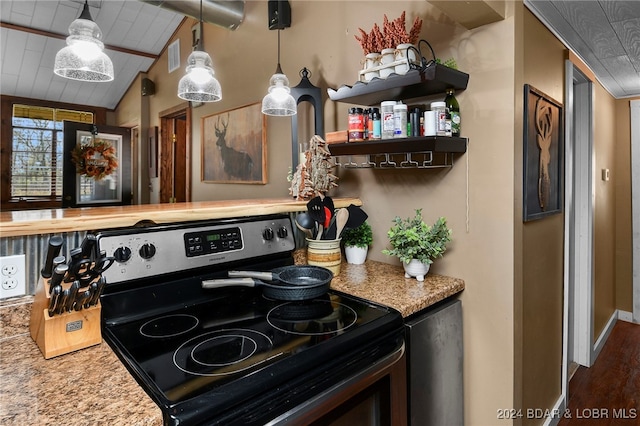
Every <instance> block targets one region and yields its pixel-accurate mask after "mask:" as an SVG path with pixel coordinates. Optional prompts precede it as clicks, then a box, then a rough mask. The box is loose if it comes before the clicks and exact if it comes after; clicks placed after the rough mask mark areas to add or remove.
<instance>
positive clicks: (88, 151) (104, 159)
mask: <svg viewBox="0 0 640 426" xmlns="http://www.w3.org/2000/svg"><path fill="white" fill-rule="evenodd" d="M71 157H72V159H73V162H74V164H75V165H76V173H78V174H80V175H86V176H87V177H91V178H94V179H95V180H102V179H104V178H105V177H107V176H109V175H110V174H112V173H113V172H114V171H115V170H116V169H117V168H118V158H117V157H116V149H115V148H114V147H113V145H111V143H110V142H109V141H107V140H104V139H95V140H94V141H93V142H91V143H89V144H86V145H76V147H75V148H74V149H73V151H72V153H71Z"/></svg>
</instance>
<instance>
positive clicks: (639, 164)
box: [629, 100, 640, 323]
mask: <svg viewBox="0 0 640 426" xmlns="http://www.w3.org/2000/svg"><path fill="white" fill-rule="evenodd" d="M629 110H630V113H629V114H630V117H629V119H630V121H631V230H632V231H631V234H632V236H633V237H632V242H631V247H632V254H631V259H632V261H631V268H632V272H631V274H632V275H631V276H632V285H633V313H632V315H633V322H635V323H640V100H633V101H630V105H629Z"/></svg>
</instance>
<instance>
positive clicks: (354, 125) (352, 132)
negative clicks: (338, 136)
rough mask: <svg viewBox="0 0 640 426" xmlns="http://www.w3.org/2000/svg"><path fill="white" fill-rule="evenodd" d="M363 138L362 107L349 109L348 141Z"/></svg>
mask: <svg viewBox="0 0 640 426" xmlns="http://www.w3.org/2000/svg"><path fill="white" fill-rule="evenodd" d="M363 139H364V116H363V113H362V108H350V109H349V141H361V140H363Z"/></svg>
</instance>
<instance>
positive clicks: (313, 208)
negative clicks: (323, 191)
mask: <svg viewBox="0 0 640 426" xmlns="http://www.w3.org/2000/svg"><path fill="white" fill-rule="evenodd" d="M307 210H308V211H309V216H311V219H313V221H314V222H315V223H316V227H317V228H318V233H317V234H316V238H318V236H320V237H321V236H322V230H321V229H320V227H321V226H324V219H325V212H324V205H323V204H322V199H321V198H320V197H313V198H312V199H310V200H309V201H308V202H307Z"/></svg>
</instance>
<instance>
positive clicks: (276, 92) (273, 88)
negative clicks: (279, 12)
mask: <svg viewBox="0 0 640 426" xmlns="http://www.w3.org/2000/svg"><path fill="white" fill-rule="evenodd" d="M296 112H297V108H296V100H295V99H293V96H291V89H290V88H289V79H288V78H287V76H286V75H285V74H284V73H283V72H282V67H281V66H280V29H278V66H277V67H276V73H275V74H273V75H272V76H271V80H269V93H267V95H266V96H265V97H264V98H263V99H262V113H263V114H266V115H275V116H288V115H295V114H296Z"/></svg>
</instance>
